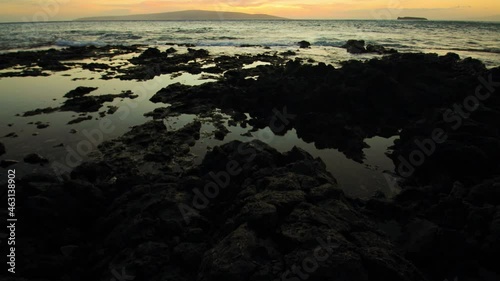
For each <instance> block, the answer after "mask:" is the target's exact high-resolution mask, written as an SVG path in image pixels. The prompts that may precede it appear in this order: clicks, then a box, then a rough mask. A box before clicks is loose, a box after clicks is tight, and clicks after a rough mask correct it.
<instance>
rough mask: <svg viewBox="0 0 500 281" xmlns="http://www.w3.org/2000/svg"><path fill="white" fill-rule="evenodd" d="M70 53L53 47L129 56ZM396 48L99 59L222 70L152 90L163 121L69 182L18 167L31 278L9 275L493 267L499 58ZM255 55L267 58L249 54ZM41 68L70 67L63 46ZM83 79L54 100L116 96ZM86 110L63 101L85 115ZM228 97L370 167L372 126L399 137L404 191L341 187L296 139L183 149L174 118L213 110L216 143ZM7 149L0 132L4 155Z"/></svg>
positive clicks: (421, 273)
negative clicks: (372, 52)
mask: <svg viewBox="0 0 500 281" xmlns="http://www.w3.org/2000/svg"><path fill="white" fill-rule="evenodd" d="M355 43H356V42H354V41H352V42H351V44H355ZM302 45H304V46H305V43H303V44H302ZM363 45H364V42H363ZM307 47H309V46H307ZM137 48H138V47H137ZM350 48H355V47H350ZM363 48H364V46H363ZM75 50H76V49H74V50H73V53H72V54H71V55H70V53H71V51H68V50H66V51H61V53H60V54H59V55H60V56H63V55H64V56H66V57H68V59H75V56H76V55H75V54H79V56H80V58H84V57H91V56H94V55H97V54H100V55H101V56H106V55H110V54H115V53H120V54H121V53H125V52H129V51H130V52H131V50H129V49H120V48H117V47H113V48H108V49H99V48H97V49H95V48H90V47H88V49H85V48H82V49H78V51H75ZM137 50H138V49H134V51H137ZM380 50H381V49H380ZM47 52H48V53H51V51H47ZM106 52H107V53H106ZM390 53H391V54H388V55H386V56H382V57H380V58H376V59H371V60H368V61H366V62H360V61H347V62H344V63H343V67H342V68H335V67H333V66H331V65H326V64H324V63H310V62H307V61H306V60H304V59H300V58H298V59H295V60H288V59H286V57H284V56H279V55H276V54H274V55H273V54H262V55H256V56H251V55H241V56H224V57H211V56H210V54H209V53H208V52H207V51H205V50H202V49H198V50H195V49H189V50H187V52H186V53H181V54H178V53H177V52H174V51H173V50H171V49H169V50H167V51H160V50H158V49H153V48H149V49H146V50H144V51H143V52H142V54H141V55H139V56H136V57H134V58H132V59H130V62H131V63H132V64H133V66H132V67H126V68H116V69H113V70H112V71H113V73H107V72H106V75H107V76H104V75H103V79H106V77H115V78H119V79H134V80H143V79H146V80H147V79H152V78H153V77H154V76H157V75H162V74H170V73H175V72H178V71H187V72H190V73H201V72H202V69H203V72H208V73H213V74H218V75H220V77H219V78H218V79H217V81H215V82H208V83H205V84H202V85H200V86H186V85H182V84H172V85H170V86H167V87H165V88H164V89H162V90H160V91H158V93H156V95H154V96H153V97H152V98H151V101H153V102H155V103H159V104H165V105H159V107H158V108H157V109H155V110H154V111H153V112H151V113H148V114H147V115H148V116H151V117H153V119H154V120H152V121H149V122H147V123H145V124H143V125H140V126H136V127H133V128H132V129H131V130H130V131H129V132H128V133H126V134H125V135H123V136H122V137H119V138H117V139H115V140H110V141H106V142H104V143H102V144H101V145H100V146H99V149H98V150H99V151H98V152H99V153H98V155H96V156H95V157H94V158H93V159H92V160H91V161H88V162H86V163H84V164H82V165H80V166H79V167H77V168H76V169H74V170H73V171H72V172H71V173H70V174H67V175H63V176H62V178H61V180H58V177H56V176H54V175H49V174H33V175H26V176H24V177H23V178H22V179H21V180H20V181H19V182H18V183H17V185H18V187H17V194H18V199H17V200H18V201H19V210H18V212H19V217H20V218H22V221H23V223H22V224H21V225H20V226H19V229H18V233H19V234H18V235H19V236H18V244H19V245H20V246H18V252H17V255H18V259H19V261H21V262H19V265H18V266H19V268H18V270H19V272H20V274H19V276H21V277H22V278H17V279H13V280H26V279H27V280H106V281H107V280H112V279H113V278H117V274H118V275H119V276H122V277H123V276H124V274H126V276H127V278H128V279H126V280H206V281H208V280H252V281H253V280H255V281H257V280H436V281H438V280H439V281H442V280H488V281H489V280H499V276H500V271H499V270H498V267H497V266H496V262H495V260H496V256H497V254H498V253H500V206H499V203H500V189H499V188H500V161H499V160H498V155H500V131H499V129H498V128H500V126H499V125H500V124H499V120H500V118H499V117H500V98H499V94H498V91H497V89H498V85H499V82H500V68H494V69H487V68H486V67H485V66H484V64H482V63H481V62H480V61H477V60H474V59H461V58H459V57H458V56H457V55H455V54H448V55H445V56H438V55H435V54H405V53H394V52H392V51H391V52H390ZM40 55H41V56H42V55H43V56H45V55H46V54H45V53H44V54H40ZM2 56H3V57H1V59H0V62H1V63H0V66H2V69H7V68H8V67H12V66H14V65H16V64H18V65H19V64H21V65H22V64H24V65H25V66H26V67H28V68H27V69H26V70H23V71H22V72H21V73H24V74H30V73H32V72H33V71H36V70H30V69H29V68H30V67H31V64H32V62H33V60H31V62H29V59H27V60H26V61H23V59H22V58H23V56H21V55H16V56H13V57H12V58H11V59H10V60H9V59H6V58H5V55H2ZM53 56H54V57H57V56H58V55H55V53H53ZM54 61H55V62H54ZM28 62H29V63H28ZM254 62H266V63H267V64H265V65H259V66H257V67H255V68H249V69H247V68H244V67H243V66H244V65H246V64H251V63H254ZM60 64H62V66H61V65H60ZM206 64H211V66H209V67H206V66H204V65H206ZM44 65H45V66H44ZM55 66H58V67H55ZM38 67H42V68H44V69H45V70H51V71H57V69H63V67H69V66H68V65H67V64H66V63H64V62H63V63H61V61H60V60H59V59H54V60H53V61H51V63H44V62H39V63H38ZM89 67H90V66H89ZM100 67H102V68H105V67H104V66H100ZM93 68H94V69H98V68H97V66H96V65H94V66H93ZM36 69H38V68H36ZM30 71H31V72H30ZM106 71H108V70H106ZM91 90H92V89H85V88H81V89H75V91H73V92H71V94H69V93H68V97H67V98H68V101H66V102H65V104H63V106H61V108H59V109H54V110H65V105H67V103H68V102H69V101H72V100H76V102H75V104H76V105H81V104H85V105H86V106H88V107H85V108H84V109H82V111H84V112H87V111H88V110H89V108H90V109H91V110H92V111H98V110H99V109H100V107H101V105H102V102H100V100H99V99H101V98H102V99H106V98H108V99H109V98H111V99H113V98H114V97H106V96H101V98H96V97H94V96H89V95H88V94H89V93H90V92H91ZM130 94H131V93H128V94H124V95H126V96H123V97H129V98H130V97H131V96H130ZM89 100H90V101H89ZM76 105H75V106H76ZM77 107H78V108H80V106H77ZM77 107H75V108H73V107H71V108H69V107H68V108H67V109H68V110H71V111H75V112H80V111H78V108H77ZM218 111H220V112H222V113H224V114H227V115H228V116H229V117H230V118H231V120H230V123H231V124H232V125H234V126H241V127H248V129H249V131H250V132H251V131H255V130H258V129H262V128H266V127H269V128H270V129H271V130H272V131H273V132H274V133H275V134H277V135H283V134H285V133H286V132H287V131H289V130H292V129H294V130H296V131H297V135H298V136H299V137H300V138H302V139H304V140H305V141H307V142H310V143H314V144H315V146H316V147H317V148H318V149H321V148H333V149H337V150H339V151H341V152H342V153H344V154H345V155H346V157H348V158H350V159H353V160H354V161H357V162H360V163H361V162H363V161H364V158H365V156H364V153H363V148H365V147H366V146H367V144H366V143H365V139H367V138H370V137H374V136H385V137H390V136H396V135H397V136H399V139H398V140H397V141H396V142H395V144H394V146H393V153H392V154H391V155H390V157H391V159H393V161H394V163H395V165H396V167H397V169H396V171H394V176H393V177H392V178H391V179H390V180H389V181H388V184H393V182H392V181H394V182H395V181H397V182H398V183H399V184H400V185H401V186H402V187H403V189H402V191H401V192H400V193H399V194H398V195H397V196H396V197H394V198H386V197H385V196H384V195H383V194H378V195H377V196H375V197H373V198H371V199H368V200H362V199H355V198H349V197H347V196H345V195H344V194H343V192H342V191H341V190H339V189H338V188H337V181H336V179H335V175H334V174H333V175H332V174H331V173H329V172H328V171H326V169H325V164H324V163H323V162H322V161H321V159H314V158H313V157H311V156H310V155H309V154H308V153H307V152H305V151H303V150H301V149H299V148H294V149H292V150H291V151H289V152H286V153H279V152H278V151H276V150H275V149H274V148H272V147H270V146H268V145H267V144H265V143H263V142H261V141H258V140H254V141H249V142H239V141H232V142H228V143H226V144H224V145H221V146H218V147H214V148H213V149H212V150H210V151H209V152H208V153H207V154H206V156H205V157H204V159H203V161H202V162H201V164H196V163H195V161H194V160H193V155H192V154H191V153H190V148H191V147H192V146H194V145H195V144H196V142H197V141H198V140H199V139H200V133H201V132H200V128H201V123H200V121H197V120H195V121H193V122H192V123H189V124H187V125H185V126H184V127H182V128H180V129H178V130H168V129H167V127H166V126H165V124H164V123H163V122H162V121H163V119H164V118H166V117H169V116H178V115H181V114H195V115H198V116H204V117H206V118H209V119H212V121H213V122H214V124H218V125H217V126H216V128H217V135H216V136H217V137H218V138H221V139H223V138H224V136H225V134H226V133H227V131H228V128H226V127H225V126H224V125H223V124H222V123H220V122H218V121H217V120H220V119H219V118H218V117H217V112H218ZM39 112H40V113H44V112H47V113H49V112H50V111H49V110H47V109H46V110H43V109H42V110H40V111H39ZM35 113H36V112H35ZM6 149H7V150H8V147H7V148H5V147H4V145H3V144H2V143H0V155H1V154H3V153H4V152H5V150H6ZM6 196H7V195H6V193H3V195H2V198H3V199H5V200H6ZM3 199H2V200H3ZM23 278H26V279H23ZM9 280H12V279H9Z"/></svg>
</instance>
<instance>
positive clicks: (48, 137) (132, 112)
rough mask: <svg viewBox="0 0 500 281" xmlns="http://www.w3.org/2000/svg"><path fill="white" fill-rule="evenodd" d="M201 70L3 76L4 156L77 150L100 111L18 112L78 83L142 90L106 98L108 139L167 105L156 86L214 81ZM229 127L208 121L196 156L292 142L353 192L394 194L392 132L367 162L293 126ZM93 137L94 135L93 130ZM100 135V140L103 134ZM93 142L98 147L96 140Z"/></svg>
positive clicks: (22, 170) (53, 156)
mask: <svg viewBox="0 0 500 281" xmlns="http://www.w3.org/2000/svg"><path fill="white" fill-rule="evenodd" d="M257 65H260V64H259V63H254V64H253V65H250V66H248V67H255V66H257ZM202 75H203V74H201V75H191V74H182V75H180V76H177V75H176V76H177V77H175V78H173V77H172V76H171V75H162V76H159V77H156V78H155V79H153V80H149V81H144V82H137V81H121V80H118V79H111V80H101V79H100V77H101V74H99V73H95V72H91V71H88V70H82V69H73V70H69V71H65V72H59V73H56V74H54V75H52V76H49V77H22V78H2V79H0V89H2V91H1V93H0V95H1V100H2V102H1V103H0V120H1V121H0V138H1V139H0V141H1V142H2V143H4V144H5V146H6V148H7V153H6V154H5V155H3V156H1V159H14V160H18V161H22V159H23V158H24V156H25V155H27V154H29V153H39V154H41V155H43V156H44V157H47V158H48V159H49V160H51V161H59V162H63V163H64V162H65V161H64V159H65V157H66V156H67V155H68V150H71V149H73V150H77V149H78V147H77V146H78V144H79V143H81V141H82V140H88V139H89V137H88V135H89V134H87V135H85V134H84V132H93V131H95V129H96V128H98V127H99V126H100V124H102V123H101V122H103V119H102V118H101V117H100V116H99V114H98V112H94V113H90V114H89V115H91V116H92V117H93V120H89V121H84V122H82V123H78V124H73V125H67V123H68V121H70V120H72V119H74V118H76V117H78V114H77V113H74V112H55V113H50V114H42V115H37V116H32V117H20V116H16V114H22V113H24V112H26V111H29V110H33V109H36V108H46V107H57V106H60V104H61V103H62V101H63V100H64V98H63V95H64V94H66V93H67V92H69V91H70V90H72V89H75V88H76V87H79V86H86V87H97V88H98V90H96V91H94V92H92V93H91V94H90V95H100V94H119V93H121V92H122V91H127V90H132V91H133V92H134V93H135V94H137V95H139V98H137V99H134V100H131V99H115V100H114V101H113V102H108V103H105V104H104V105H103V108H101V109H100V110H99V111H103V110H105V109H107V107H108V106H110V105H115V106H119V107H120V109H119V110H118V111H117V112H116V113H114V114H112V115H107V116H106V117H104V118H105V120H106V122H111V124H112V125H111V126H112V128H114V129H113V130H111V131H110V132H109V133H107V134H106V135H105V136H104V139H105V140H108V139H112V138H116V137H118V136H120V135H122V134H124V133H125V132H127V131H128V130H129V129H130V127H131V126H136V125H140V124H143V123H144V122H146V121H147V120H150V118H147V117H144V113H146V112H150V111H152V110H154V109H155V108H157V107H163V106H165V105H164V104H154V103H152V102H150V101H149V98H150V97H151V96H153V95H154V94H155V93H156V92H157V91H158V90H160V89H162V88H164V87H166V86H167V85H170V84H173V83H177V82H180V83H183V84H187V85H199V84H202V83H205V82H208V81H214V80H206V79H200V78H201V77H202ZM195 118H196V116H193V115H181V116H179V117H172V118H169V119H168V120H165V123H166V125H167V127H168V128H169V129H176V128H180V127H182V126H184V125H185V124H187V123H189V122H191V121H192V120H194V119H195ZM38 121H41V122H44V123H49V124H50V126H49V127H48V128H46V129H37V128H36V125H34V124H28V123H30V122H34V123H36V122H38ZM8 124H12V127H9V126H8ZM226 127H227V128H228V129H229V130H230V131H231V132H230V133H229V134H228V135H227V136H226V138H225V139H224V141H219V140H216V139H214V138H213V135H212V134H210V132H212V131H213V130H214V127H213V125H212V124H210V123H209V122H204V125H203V127H202V134H201V135H202V138H201V139H200V140H199V141H198V142H197V144H196V145H195V146H194V147H193V148H192V149H191V152H192V153H193V154H194V155H195V156H196V157H197V159H198V161H200V160H201V159H202V158H203V157H204V155H205V153H206V151H207V147H214V146H216V145H221V144H223V143H225V142H228V141H231V140H240V141H249V140H252V139H260V140H262V141H264V142H266V143H268V144H269V145H271V146H272V147H274V148H276V149H277V150H279V151H280V152H285V151H289V150H290V149H292V147H293V146H297V147H300V148H302V149H304V150H305V151H307V152H309V153H310V154H311V155H312V156H314V157H320V158H321V159H322V160H323V161H324V162H325V164H326V165H327V168H328V170H329V171H330V172H331V173H332V174H333V176H334V177H335V178H336V179H337V181H338V183H339V186H340V188H342V189H343V190H344V191H345V192H346V193H347V194H349V195H351V196H354V197H366V196H370V195H372V194H373V193H374V192H375V191H377V190H381V191H383V192H384V193H386V194H392V191H391V189H390V183H389V182H388V180H386V177H385V176H384V174H383V173H382V172H383V171H385V170H387V171H393V170H394V164H393V163H392V161H391V160H390V159H389V158H388V157H387V156H386V155H385V152H386V151H387V147H389V146H391V145H392V144H393V141H394V138H391V139H384V138H380V137H375V138H372V139H367V140H366V142H367V143H368V144H369V145H370V148H368V149H365V150H364V152H365V155H366V161H365V164H359V163H357V162H354V161H352V160H350V159H347V158H346V157H345V156H344V154H342V153H341V152H339V151H337V150H335V149H322V150H318V149H316V148H315V146H314V144H313V143H305V142H304V141H303V140H301V139H299V138H298V137H297V134H296V132H295V130H291V131H289V132H288V133H287V134H285V135H284V136H276V135H274V134H273V133H272V132H271V130H270V129H269V128H265V129H261V130H259V131H256V132H252V137H248V136H247V137H244V136H241V135H242V134H244V133H247V132H248V131H249V129H250V128H241V127H234V126H233V127H231V126H228V125H227V123H226ZM72 129H74V130H77V133H75V134H72V133H70V130H72ZM11 132H15V133H17V135H18V136H19V137H18V138H4V137H3V136H5V135H7V134H9V133H11ZM34 134H36V135H34ZM92 137H95V135H93V136H92ZM96 139H97V140H98V141H100V139H99V137H97V138H96ZM61 143H62V144H64V147H55V146H57V145H59V144H61ZM68 147H69V148H68ZM93 148H94V149H95V146H94V147H93ZM84 158H86V157H84ZM13 168H16V170H17V173H18V175H22V174H26V173H28V172H33V171H40V172H41V171H47V170H49V169H50V165H48V166H45V167H41V166H36V165H28V164H24V163H19V164H17V165H16V166H13Z"/></svg>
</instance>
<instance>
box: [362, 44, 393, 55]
mask: <svg viewBox="0 0 500 281" xmlns="http://www.w3.org/2000/svg"><path fill="white" fill-rule="evenodd" d="M366 52H367V53H377V54H379V55H385V54H395V53H397V52H398V51H396V50H395V49H389V50H388V49H386V48H385V47H384V46H382V45H371V44H368V45H367V46H366Z"/></svg>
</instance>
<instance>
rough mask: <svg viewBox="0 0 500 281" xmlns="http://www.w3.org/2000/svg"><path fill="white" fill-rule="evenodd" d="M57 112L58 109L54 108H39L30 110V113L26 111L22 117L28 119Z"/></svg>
mask: <svg viewBox="0 0 500 281" xmlns="http://www.w3.org/2000/svg"><path fill="white" fill-rule="evenodd" d="M58 110H59V108H54V107H47V108H39V109H35V110H31V111H26V112H25V113H23V116H24V117H28V116H35V115H40V114H48V113H52V112H56V111H58Z"/></svg>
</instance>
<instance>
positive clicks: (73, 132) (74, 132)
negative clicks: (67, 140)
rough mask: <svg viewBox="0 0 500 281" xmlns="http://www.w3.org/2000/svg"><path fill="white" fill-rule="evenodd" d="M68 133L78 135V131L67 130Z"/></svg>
mask: <svg viewBox="0 0 500 281" xmlns="http://www.w3.org/2000/svg"><path fill="white" fill-rule="evenodd" d="M69 133H70V134H76V133H78V130H75V129H71V130H69Z"/></svg>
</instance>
